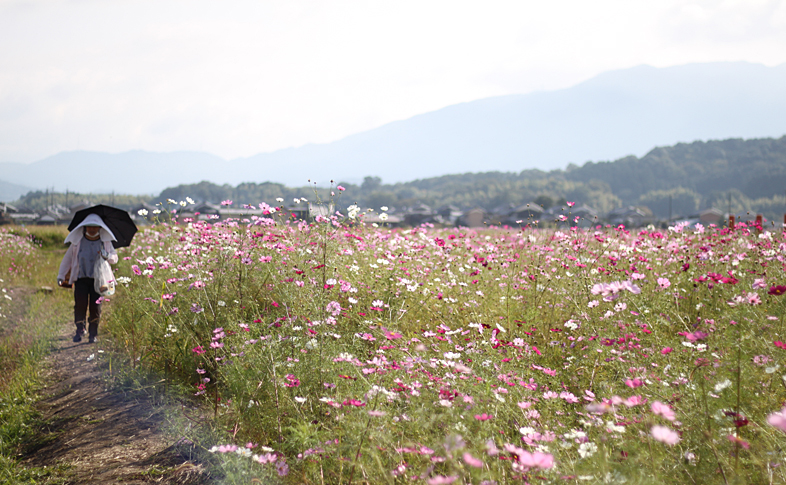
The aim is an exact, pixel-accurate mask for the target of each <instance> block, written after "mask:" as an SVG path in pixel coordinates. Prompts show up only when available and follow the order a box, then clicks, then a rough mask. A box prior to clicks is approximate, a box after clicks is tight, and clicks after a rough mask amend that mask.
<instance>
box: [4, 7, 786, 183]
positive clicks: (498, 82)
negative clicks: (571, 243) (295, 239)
mask: <svg viewBox="0 0 786 485" xmlns="http://www.w3.org/2000/svg"><path fill="white" fill-rule="evenodd" d="M740 60H743V61H750V62H757V63H763V64H765V65H769V66H773V65H778V64H781V63H784V62H786V0H775V1H761V0H744V1H742V0H739V1H738V0H724V1H720V0H703V1H677V0H658V1H652V0H649V1H638V0H620V1H618V0H594V1H592V2H587V1H586V0H579V1H548V2H543V1H540V0H539V1H521V0H518V1H483V2H480V1H475V2H461V1H456V0H445V1H427V0H417V1H410V0H396V1H390V2H375V1H369V0H357V1H354V0H348V1H343V0H339V1H333V0H331V1H319V0H314V1H297V0H288V1H280V2H268V1H259V0H255V1H245V2H243V1H220V2H219V1H198V0H197V1H195V0H188V1H168V0H167V1H162V0H155V1H148V0H127V1H118V0H95V1H94V0H72V1H65V0H41V1H13V0H0V162H30V161H34V160H38V159H40V158H43V157H46V156H48V155H52V154H54V153H57V152H60V151H63V150H74V149H77V148H79V149H83V150H98V151H109V152H121V151H125V150H130V149H145V150H153V151H174V150H203V151H208V152H211V153H214V154H216V155H220V156H222V157H226V158H233V157H238V156H249V155H252V154H256V153H260V152H267V151H273V150H276V149H280V148H286V147H291V146H299V145H303V144H306V143H322V142H329V141H332V140H336V139H339V138H342V137H344V136H346V135H349V134H352V133H356V132H359V131H363V130H367V129H370V128H374V127H376V126H379V125H381V124H384V123H387V122H389V121H393V120H398V119H404V118H408V117H410V116H413V115H416V114H419V113H424V112H427V111H431V110H434V109H438V108H441V107H444V106H447V105H450V104H454V103H459V102H463V101H470V100H474V99H479V98H484V97H488V96H494V95H501V94H512V93H526V92H531V91H534V90H544V89H545V90H554V89H559V88H564V87H568V86H571V85H574V84H576V83H578V82H580V81H583V80H585V79H588V78H590V77H592V76H594V75H596V74H598V73H600V72H603V71H607V70H611V69H621V68H626V67H631V66H635V65H639V64H650V65H653V66H658V67H663V66H672V65H679V64H685V63H690V62H708V61H740ZM0 178H2V176H1V175H0Z"/></svg>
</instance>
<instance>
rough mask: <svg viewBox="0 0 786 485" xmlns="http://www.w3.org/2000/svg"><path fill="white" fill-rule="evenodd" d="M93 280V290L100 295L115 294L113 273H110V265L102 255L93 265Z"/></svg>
mask: <svg viewBox="0 0 786 485" xmlns="http://www.w3.org/2000/svg"><path fill="white" fill-rule="evenodd" d="M93 280H94V281H95V290H96V293H98V294H99V295H101V296H112V295H114V294H115V275H113V274H112V267H111V266H109V263H108V262H107V261H106V260H105V259H104V258H102V257H99V258H98V259H97V260H96V265H95V266H94V267H93Z"/></svg>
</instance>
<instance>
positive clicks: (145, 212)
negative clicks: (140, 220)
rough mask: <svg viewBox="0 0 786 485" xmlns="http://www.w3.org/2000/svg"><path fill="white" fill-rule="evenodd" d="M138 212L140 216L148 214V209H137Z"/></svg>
mask: <svg viewBox="0 0 786 485" xmlns="http://www.w3.org/2000/svg"><path fill="white" fill-rule="evenodd" d="M137 214H139V215H140V216H146V215H147V209H139V210H138V211H137Z"/></svg>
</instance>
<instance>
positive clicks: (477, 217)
mask: <svg viewBox="0 0 786 485" xmlns="http://www.w3.org/2000/svg"><path fill="white" fill-rule="evenodd" d="M487 219H488V214H487V213H486V211H485V210H483V209H481V208H480V207H476V208H474V209H470V210H468V211H466V212H465V213H464V214H462V215H461V217H460V218H459V220H458V224H459V225H460V226H465V227H484V226H485V225H486V222H487Z"/></svg>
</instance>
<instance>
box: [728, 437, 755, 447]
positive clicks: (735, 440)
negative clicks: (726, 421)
mask: <svg viewBox="0 0 786 485" xmlns="http://www.w3.org/2000/svg"><path fill="white" fill-rule="evenodd" d="M726 438H728V440H729V441H731V442H732V443H735V444H738V445H740V446H742V447H743V448H745V449H746V450H748V449H750V447H751V445H750V443H748V442H747V441H745V440H744V439H742V438H738V437H736V436H734V435H732V434H730V435H729V436H727V437H726Z"/></svg>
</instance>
